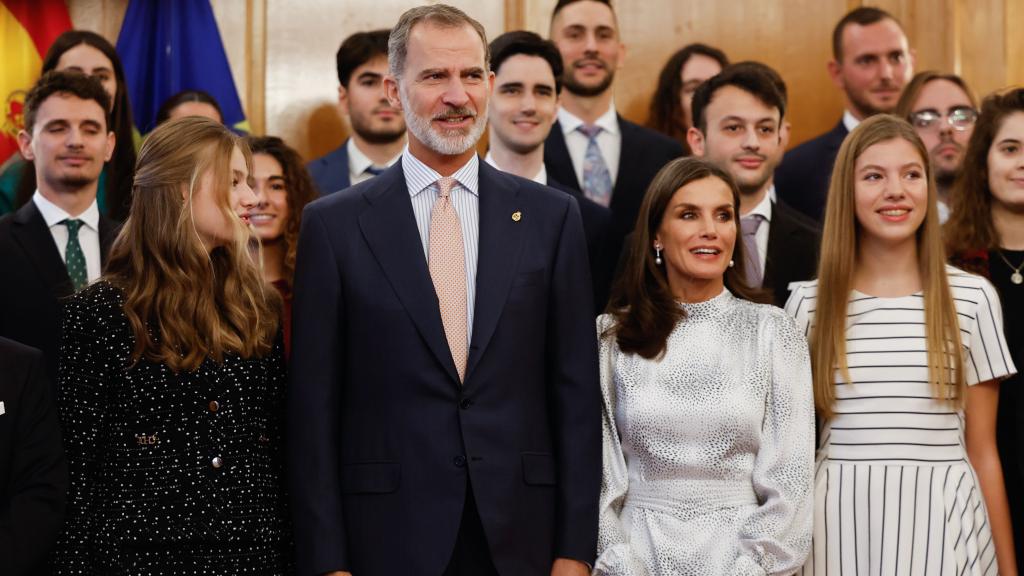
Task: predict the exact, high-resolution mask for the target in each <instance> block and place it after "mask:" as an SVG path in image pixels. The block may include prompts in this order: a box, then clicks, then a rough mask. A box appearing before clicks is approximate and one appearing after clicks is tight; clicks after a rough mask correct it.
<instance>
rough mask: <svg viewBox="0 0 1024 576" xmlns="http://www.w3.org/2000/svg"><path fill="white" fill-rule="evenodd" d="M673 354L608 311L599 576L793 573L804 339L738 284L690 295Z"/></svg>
mask: <svg viewBox="0 0 1024 576" xmlns="http://www.w3.org/2000/svg"><path fill="white" fill-rule="evenodd" d="M681 306H683V308H684V310H685V311H686V318H685V319H683V320H682V321H680V322H679V323H678V325H677V326H676V327H675V328H674V329H673V331H672V333H671V334H670V335H669V337H668V342H667V348H666V351H665V354H664V356H663V357H660V358H656V359H652V360H648V359H645V358H643V357H641V356H639V355H637V354H625V353H623V352H622V351H621V350H620V349H619V347H618V344H617V342H616V340H615V337H614V335H613V334H608V333H606V331H607V329H608V328H609V327H610V326H611V325H612V322H613V319H612V317H611V316H609V315H603V316H601V317H599V318H598V334H599V336H600V349H599V350H600V361H601V388H602V395H603V401H604V414H603V420H604V474H603V480H602V487H601V512H600V531H599V536H598V559H597V562H596V564H595V567H594V568H595V569H594V574H595V575H596V576H613V575H614V576H641V575H643V576H657V575H663V576H687V575H690V576H697V575H702V576H703V575H709V574H715V575H719V574H721V575H725V574H728V575H731V576H736V575H759V576H762V575H765V574H778V575H782V574H791V573H793V572H794V571H795V570H797V569H799V568H800V566H801V565H802V564H803V562H804V559H805V558H806V556H807V552H808V550H809V549H810V545H811V519H812V518H811V504H812V501H813V498H812V496H813V486H812V480H813V450H814V407H813V393H812V390H811V369H810V359H809V356H808V351H807V343H806V342H805V340H804V337H803V335H802V334H801V333H800V331H799V330H798V329H797V327H796V325H795V324H794V322H793V320H792V319H791V318H789V317H787V316H786V315H785V313H784V312H783V311H782V310H780V309H778V308H775V307H772V306H768V305H762V304H753V303H750V302H747V301H745V300H740V299H738V298H735V297H734V296H733V295H732V294H731V293H729V292H728V290H725V291H723V292H722V294H720V295H719V296H716V297H715V298H713V299H711V300H709V301H707V302H702V303H699V304H682V305H681Z"/></svg>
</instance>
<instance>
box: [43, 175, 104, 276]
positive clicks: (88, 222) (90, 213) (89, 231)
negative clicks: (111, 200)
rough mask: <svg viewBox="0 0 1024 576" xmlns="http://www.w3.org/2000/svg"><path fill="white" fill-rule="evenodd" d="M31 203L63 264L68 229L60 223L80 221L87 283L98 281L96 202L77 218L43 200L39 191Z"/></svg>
mask: <svg viewBox="0 0 1024 576" xmlns="http://www.w3.org/2000/svg"><path fill="white" fill-rule="evenodd" d="M32 201H33V202H35V204H36V209H38V210H39V213H40V214H42V215H43V220H44V221H45V222H46V226H47V228H49V229H50V235H51V236H53V242H54V243H55V244H56V245H57V251H58V252H60V259H61V260H64V261H65V262H66V261H67V259H66V256H65V254H64V253H65V252H66V251H67V249H68V227H67V226H66V225H65V224H61V222H63V221H64V220H70V219H77V220H81V221H82V224H83V226H81V227H80V228H79V229H78V243H79V245H81V246H82V254H83V255H84V256H85V269H86V274H87V275H88V276H89V282H93V281H96V280H98V279H99V277H100V270H101V268H102V262H101V260H100V209H99V206H98V205H97V204H96V200H95V199H93V201H92V204H90V205H89V207H88V208H86V209H85V212H82V213H81V214H79V215H78V216H71V215H70V214H68V213H67V212H65V211H64V209H63V208H61V207H60V206H57V205H56V204H54V203H53V202H50V201H49V200H47V199H46V198H44V197H43V195H42V194H40V193H39V190H36V193H35V194H33V195H32Z"/></svg>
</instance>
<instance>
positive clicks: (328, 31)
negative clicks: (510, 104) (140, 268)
mask: <svg viewBox="0 0 1024 576" xmlns="http://www.w3.org/2000/svg"><path fill="white" fill-rule="evenodd" d="M211 1H212V4H213V8H214V13H215V15H216V18H217V22H218V25H219V26H220V30H221V36H222V38H223V40H224V44H225V50H226V51H227V54H228V59H229V61H230V62H231V66H232V74H233V76H234V79H235V83H236V86H237V87H238V90H239V95H240V96H241V97H242V100H243V105H244V106H245V108H246V111H247V114H248V116H249V119H250V124H251V125H252V127H253V130H254V132H255V133H272V134H276V135H279V136H282V137H284V138H285V139H286V140H288V141H289V142H290V143H291V144H292V145H293V146H295V147H296V148H297V149H298V150H299V151H300V152H302V153H303V154H304V155H306V156H308V157H314V156H317V155H320V154H323V153H324V152H326V151H328V150H330V149H332V148H333V147H335V146H337V145H338V144H339V143H340V142H341V140H342V139H343V138H344V137H345V136H346V134H345V127H344V124H343V122H342V120H341V119H340V117H339V115H338V113H337V110H336V106H335V102H336V98H337V75H336V73H335V68H334V53H335V51H336V50H337V47H338V45H339V44H340V43H341V40H342V39H344V38H345V37H346V36H347V35H348V34H351V33H352V32H355V31H357V30H366V29H371V28H379V27H387V26H391V25H392V24H393V23H394V22H395V20H396V19H397V18H398V15H399V14H400V13H401V12H402V11H403V10H405V9H407V8H409V7H411V6H414V5H416V4H418V3H420V1H419V0H307V1H305V2H302V3H296V2H287V1H285V0H211ZM431 1H435V0H431ZM450 1H451V2H452V3H453V4H454V5H456V6H459V7H461V8H463V9H465V10H466V11H467V12H469V13H470V14H471V15H472V16H474V17H475V18H477V19H478V20H480V21H481V22H482V23H483V24H484V26H485V27H486V28H487V31H488V35H489V36H490V37H493V36H496V35H497V34H500V33H501V32H503V31H504V30H505V29H506V26H516V27H518V26H521V27H523V28H526V29H528V30H533V31H535V32H537V33H539V34H541V35H543V36H545V37H546V36H547V35H548V28H549V24H550V22H549V21H550V15H551V9H552V7H553V6H554V4H555V0H492V1H490V2H486V3H481V2H471V1H470V0H450ZM614 2H615V6H616V11H617V13H618V15H619V20H620V27H621V29H622V38H623V41H624V42H625V43H626V45H627V48H628V52H627V59H626V68H625V69H624V70H622V71H620V73H619V75H618V78H617V80H616V86H615V98H616V105H617V107H618V108H619V109H620V110H621V111H622V112H623V113H624V114H625V115H626V117H627V118H629V119H631V120H634V121H636V122H644V121H645V120H646V117H647V106H648V103H649V100H650V95H651V92H652V91H653V90H654V87H655V84H656V82H657V74H658V72H659V71H660V69H661V66H662V64H663V63H664V62H665V60H666V59H667V58H668V57H669V55H670V54H672V52H674V51H675V50H676V49H678V48H679V47H681V46H683V45H684V44H687V43H689V42H696V41H700V42H706V43H708V44H711V45H715V46H718V47H720V48H722V49H723V50H725V51H726V52H727V53H728V54H729V56H730V57H731V58H732V59H733V60H744V59H756V60H761V61H763V62H765V63H766V64H769V65H771V66H773V67H775V68H776V69H778V70H779V72H780V73H781V74H782V75H783V77H784V78H785V79H786V82H787V84H788V86H789V91H790V108H791V111H790V121H791V122H792V123H793V143H794V144H795V143H798V142H800V141H802V140H804V139H806V138H808V137H811V136H814V135H816V134H819V133H821V132H823V131H825V130H827V129H829V128H830V127H831V126H832V125H834V124H835V122H836V121H837V119H838V117H839V115H840V113H841V110H842V98H841V97H840V95H839V93H838V91H837V90H836V89H835V88H834V87H833V86H832V83H831V81H830V80H829V78H828V74H827V71H826V63H827V62H828V60H829V58H830V57H831V45H830V43H831V33H832V27H833V26H834V25H835V22H836V21H837V20H838V19H839V18H841V17H842V15H843V14H844V13H845V12H846V11H847V10H849V9H850V8H853V7H856V6H860V5H862V4H870V5H876V6H880V7H883V8H885V9H886V10H889V11H891V12H892V13H893V14H894V15H895V16H897V17H898V18H900V19H901V20H902V21H903V23H904V26H905V27H906V29H907V32H908V36H909V37H910V40H911V44H912V46H913V47H914V48H915V50H916V54H917V69H918V70H924V69H927V68H933V69H937V70H944V71H954V72H959V73H960V74H962V75H963V76H964V78H965V79H966V80H967V81H968V82H969V83H970V84H971V86H972V87H974V89H975V90H976V91H977V92H978V93H979V95H982V94H985V93H987V92H989V91H991V90H994V89H998V88H1002V87H1004V86H1007V85H1010V84H1021V83H1024V35H1022V34H1019V33H1018V31H1017V30H1016V28H1018V27H1019V23H1020V22H1022V21H1024V0H872V1H864V0H731V1H730V2H718V3H713V2H691V1H687V2H679V1H677V0H614ZM127 5H128V0H69V7H70V10H71V17H72V21H73V22H75V24H76V26H78V27H81V28H87V29H91V30H96V31H98V32H100V33H101V34H103V35H104V36H106V37H107V38H108V39H110V40H111V41H112V42H116V40H117V35H118V32H119V30H120V27H121V21H122V20H123V18H124V13H125V9H126V7H127Z"/></svg>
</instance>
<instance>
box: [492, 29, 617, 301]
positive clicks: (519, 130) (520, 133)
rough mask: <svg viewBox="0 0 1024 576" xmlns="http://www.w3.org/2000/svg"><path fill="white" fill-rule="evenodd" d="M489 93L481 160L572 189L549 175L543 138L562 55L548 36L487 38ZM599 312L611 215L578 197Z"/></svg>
mask: <svg viewBox="0 0 1024 576" xmlns="http://www.w3.org/2000/svg"><path fill="white" fill-rule="evenodd" d="M491 71H492V72H494V91H493V92H492V93H491V97H490V105H489V107H488V124H487V125H488V134H489V137H488V142H489V144H490V149H489V150H488V151H487V157H486V161H487V163H488V164H490V165H491V166H494V167H495V168H497V169H498V170H502V171H504V172H508V173H509V174H515V175H516V176H520V177H522V178H527V179H529V180H533V181H534V182H537V183H538V184H543V185H545V186H551V187H552V188H557V189H559V190H562V191H564V192H568V193H570V194H571V193H572V189H571V188H568V187H567V186H565V185H564V184H561V183H559V182H557V181H555V180H554V179H553V178H550V177H549V176H548V171H547V168H546V167H545V166H544V140H545V139H547V137H548V134H549V133H550V132H551V126H552V124H554V122H555V113H556V112H557V111H558V95H559V94H560V93H561V91H562V82H561V76H562V56H561V54H559V53H558V48H557V47H556V46H555V45H554V44H552V43H551V42H550V41H549V40H545V39H543V38H541V37H540V36H539V35H537V34H535V33H533V32H527V31H525V30H517V31H514V32H506V33H504V34H502V35H501V36H498V37H497V38H495V39H494V40H493V41H491ZM576 201H577V202H578V203H579V206H580V215H581V216H582V217H583V231H584V232H585V233H586V235H587V253H588V254H589V255H590V272H591V277H592V279H593V281H594V303H595V305H596V308H597V310H598V311H601V310H603V309H604V304H605V302H606V301H607V299H608V288H609V286H608V284H609V283H610V282H611V273H612V271H613V270H614V268H613V267H614V265H615V262H614V260H612V258H614V257H615V256H616V255H614V254H609V253H608V252H609V249H608V234H609V231H610V226H611V218H612V213H611V210H609V209H608V208H606V207H604V206H602V205H600V204H598V203H597V202H594V201H593V200H590V199H587V198H584V197H582V196H577V197H576Z"/></svg>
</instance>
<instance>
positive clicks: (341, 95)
mask: <svg viewBox="0 0 1024 576" xmlns="http://www.w3.org/2000/svg"><path fill="white" fill-rule="evenodd" d="M338 109H340V110H341V113H342V114H344V115H345V116H348V115H349V112H348V89H346V88H345V87H344V86H342V85H340V84H339V85H338Z"/></svg>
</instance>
